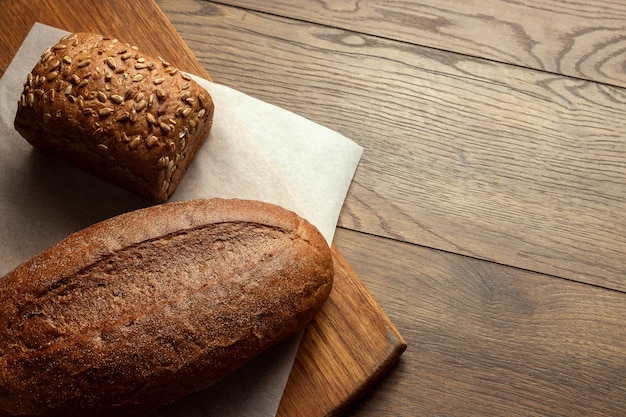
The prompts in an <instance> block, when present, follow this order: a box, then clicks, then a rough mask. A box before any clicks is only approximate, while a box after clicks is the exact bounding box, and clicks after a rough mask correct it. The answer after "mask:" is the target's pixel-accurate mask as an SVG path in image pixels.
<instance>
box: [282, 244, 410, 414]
mask: <svg viewBox="0 0 626 417" xmlns="http://www.w3.org/2000/svg"><path fill="white" fill-rule="evenodd" d="M333 249H335V250H334V251H333V264H334V266H335V275H336V276H339V277H342V279H339V280H335V284H334V286H333V291H332V293H331V296H330V299H329V300H328V301H327V302H326V304H325V305H324V307H323V309H322V311H321V312H320V313H319V316H318V317H317V318H316V319H315V321H314V322H313V323H312V324H311V325H309V327H308V328H307V331H306V333H305V335H304V337H303V340H302V344H301V346H300V350H299V351H298V356H297V357H296V361H295V363H294V366H293V369H292V370H291V374H290V376H289V381H288V383H287V387H286V388H285V392H284V394H283V398H282V400H281V403H280V407H279V409H278V413H277V416H279V417H289V416H293V417H319V416H336V415H340V414H342V413H344V412H345V411H346V410H348V409H349V408H350V407H351V406H352V405H353V404H355V403H356V402H357V400H359V399H360V398H361V396H363V395H364V394H365V393H366V392H368V391H369V389H370V388H371V387H372V386H373V385H374V384H375V383H376V382H378V380H379V379H380V378H381V377H382V376H383V375H384V374H385V373H386V372H387V371H388V370H389V369H390V368H391V367H392V366H393V365H395V363H396V362H397V360H398V358H399V357H400V355H401V354H402V353H403V352H404V351H405V349H406V347H407V345H406V342H405V340H404V339H403V337H402V336H401V335H400V333H398V331H397V329H396V328H395V327H393V326H392V325H390V323H391V322H390V321H389V319H388V318H387V315H386V314H385V313H384V312H383V311H382V310H381V309H380V307H379V306H378V304H377V303H376V301H375V300H374V299H373V298H372V297H371V296H370V295H369V293H368V292H367V291H363V287H362V284H361V283H360V281H358V280H355V279H353V277H356V275H354V272H353V270H352V268H351V267H350V265H348V263H347V262H346V260H345V258H344V257H343V256H342V255H341V254H340V253H339V252H338V251H337V250H336V248H333ZM356 328H359V330H358V331H355V329H356ZM372 341H377V342H376V343H375V345H372ZM381 341H385V342H384V343H381ZM332 346H346V347H349V352H350V354H349V355H346V354H343V355H341V354H340V355H338V354H337V351H336V350H335V351H334V352H333V351H332V349H329V348H331V347H332ZM374 346H386V349H375V348H373V347H374Z"/></svg>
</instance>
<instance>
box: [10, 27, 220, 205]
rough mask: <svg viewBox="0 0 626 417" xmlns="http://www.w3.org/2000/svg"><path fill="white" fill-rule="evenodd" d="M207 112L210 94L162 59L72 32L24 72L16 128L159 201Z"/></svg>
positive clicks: (208, 120)
mask: <svg viewBox="0 0 626 417" xmlns="http://www.w3.org/2000/svg"><path fill="white" fill-rule="evenodd" d="M213 112H214V105H213V101H212V99H211V96H210V95H209V93H208V92H207V91H206V90H205V89H204V88H202V87H201V86H200V85H198V84H197V83H196V82H194V81H193V80H192V79H191V78H190V77H189V76H188V75H187V74H184V73H182V72H181V71H179V70H178V69H176V68H174V67H173V66H171V65H170V64H169V63H168V62H167V61H164V60H163V59H161V58H154V57H150V56H147V55H144V54H142V53H141V52H140V51H139V50H138V49H137V48H136V47H134V46H131V45H129V44H126V43H123V42H121V41H119V40H117V39H114V38H109V37H105V36H102V35H98V34H91V33H73V34H69V35H67V36H65V37H63V38H62V39H61V40H60V41H59V42H58V43H57V44H55V45H53V46H51V47H50V48H48V49H47V50H46V51H45V52H44V53H43V54H42V56H41V58H40V59H39V61H38V62H37V64H36V65H35V67H34V68H33V69H32V71H31V72H30V73H29V74H28V75H27V77H26V80H25V81H24V89H23V92H22V94H21V97H20V100H19V102H18V110H17V114H16V117H15V121H14V125H15V128H16V130H17V131H18V132H19V133H20V134H21V135H22V136H23V137H24V138H25V139H26V140H27V141H28V142H30V143H31V144H32V145H33V146H34V147H35V148H38V149H40V150H42V151H45V152H49V153H52V154H55V155H58V156H60V157H63V158H65V159H67V160H69V161H71V162H72V163H74V164H75V165H77V166H79V167H81V168H82V169H84V170H86V171H88V172H91V173H93V174H95V175H98V176H100V177H102V178H104V179H106V180H108V181H111V182H114V183H116V184H118V185H120V186H122V187H124V188H127V189H129V190H131V191H133V192H135V193H137V194H139V195H141V196H142V197H144V198H146V199H148V200H150V201H154V202H163V201H166V200H167V199H168V198H169V197H170V196H171V195H172V193H173V192H174V191H175V189H176V188H177V186H178V184H179V183H180V180H181V179H182V177H183V175H184V173H185V171H186V170H187V168H188V166H189V164H190V163H191V162H192V160H193V158H194V156H195V154H196V152H197V150H198V149H199V147H200V146H201V144H202V143H203V142H204V140H205V138H206V137H207V136H208V133H209V130H210V129H211V126H212V123H213Z"/></svg>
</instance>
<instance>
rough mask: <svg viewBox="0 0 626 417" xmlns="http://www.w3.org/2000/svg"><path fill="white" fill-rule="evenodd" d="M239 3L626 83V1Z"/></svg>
mask: <svg viewBox="0 0 626 417" xmlns="http://www.w3.org/2000/svg"><path fill="white" fill-rule="evenodd" d="M221 3H226V4H230V5H233V6H239V7H245V8H249V9H251V10H259V11H264V12H267V13H271V14H276V15H279V16H286V17H290V18H294V19H300V20H303V21H309V22H315V23H318V24H322V25H328V26H334V27H339V28H343V29H348V30H353V31H356V32H361V33H368V34H371V35H376V36H380V37H385V38H389V39H395V40H399V41H402V42H408V43H412V44H416V45H423V46H428V47H431V48H437V49H441V50H446V51H452V52H457V53H460V54H464V55H472V56H477V57H483V58H487V59H491V60H495V61H499V62H505V63H509V64H514V65H519V66H523V67H528V68H534V69H537V70H542V71H548V72H553V73H558V74H564V75H568V76H572V77H577V78H584V79H589V80H594V81H599V82H603V83H608V84H614V85H618V86H622V87H624V86H626V72H624V65H625V64H626V55H624V53H623V51H624V48H625V47H626V27H625V26H624V21H626V3H624V2H616V1H611V0H596V1H592V2H567V1H563V0H526V1H521V2H520V1H510V0H493V1H473V2H468V1H456V0H443V1H442V0H426V1H419V2H417V1H415V2H407V1H400V0H391V1H387V0H386V1H375V0H358V1H357V0H351V1H346V0H325V1H315V2H313V1H306V0H296V1H291V0H272V1H264V2H258V1H254V0H227V1H225V2H221Z"/></svg>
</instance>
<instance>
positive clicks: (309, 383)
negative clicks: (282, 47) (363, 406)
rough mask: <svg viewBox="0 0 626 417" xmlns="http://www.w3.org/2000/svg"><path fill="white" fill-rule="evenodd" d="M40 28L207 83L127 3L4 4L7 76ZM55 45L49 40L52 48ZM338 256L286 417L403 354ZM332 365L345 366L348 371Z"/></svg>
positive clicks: (329, 405) (170, 31)
mask: <svg viewBox="0 0 626 417" xmlns="http://www.w3.org/2000/svg"><path fill="white" fill-rule="evenodd" d="M35 22H41V23H45V24H48V25H52V26H56V27H59V28H62V29H65V30H69V31H91V32H100V33H106V34H110V35H112V36H116V37H119V38H120V39H123V40H125V41H128V42H131V43H134V44H136V45H138V46H140V48H141V49H142V50H143V51H145V52H146V53H150V54H153V55H160V56H163V57H164V58H166V59H167V60H168V61H169V62H171V63H172V64H173V65H176V66H177V67H179V68H182V69H185V70H187V71H191V72H194V73H196V74H198V75H201V76H205V77H207V78H208V74H207V73H206V70H205V69H204V67H202V65H201V64H199V63H198V61H197V60H196V58H195V57H194V56H193V53H192V52H191V51H190V50H189V48H188V46H187V45H186V44H185V43H184V42H183V41H182V39H181V38H180V37H179V36H178V34H177V33H176V31H175V30H174V28H173V27H172V26H171V24H170V23H169V21H168V20H167V18H166V17H165V16H164V15H163V14H162V12H161V11H160V10H159V9H158V7H156V5H155V3H153V2H151V1H146V2H141V3H139V2H137V3H127V2H125V1H122V0H119V1H116V0H110V1H109V2H107V3H106V4H105V3H103V4H100V3H98V5H97V7H95V6H94V5H93V4H90V3H83V2H82V1H78V0H64V1H57V2H52V1H41V2H37V3H35V2H30V1H23V2H11V3H8V2H0V27H2V28H3V30H1V31H0V38H1V39H2V42H0V45H1V46H2V48H3V49H2V51H1V52H0V71H1V72H0V73H4V71H5V69H6V67H7V66H8V65H9V63H10V61H11V59H12V58H13V56H14V54H15V52H16V51H17V49H18V48H19V46H20V44H21V43H22V41H23V38H24V37H25V36H26V34H27V33H28V31H29V29H30V28H31V27H32V25H33V24H34V23H35ZM5 28H10V30H4V29H5ZM5 39H6V41H5ZM56 41H57V40H56V39H55V40H51V44H52V43H53V42H56ZM333 252H334V253H333V257H334V258H333V259H334V263H335V288H336V290H335V291H333V293H332V294H331V296H330V300H329V302H328V305H327V306H326V307H325V309H324V310H323V313H322V314H320V315H319V317H316V318H315V319H314V321H313V322H312V324H311V325H310V329H308V330H306V331H305V333H304V338H303V341H302V343H301V346H300V351H299V352H298V355H297V357H296V364H295V366H294V372H293V373H292V374H291V375H290V377H289V381H288V383H287V387H286V391H285V399H284V401H283V402H282V403H281V404H280V407H279V415H281V416H302V415H303V414H302V411H301V410H303V409H305V410H309V414H308V415H310V416H315V417H318V416H319V417H321V416H324V415H330V414H334V413H339V412H341V411H343V410H345V409H346V408H347V407H349V405H350V404H352V403H353V402H354V401H355V400H356V399H358V398H359V397H360V396H361V395H363V394H364V393H365V392H366V391H367V390H368V389H369V388H371V386H372V385H373V384H374V383H375V382H376V381H377V380H378V379H379V378H380V377H381V376H382V374H383V373H384V372H385V371H387V369H389V368H390V367H391V366H392V365H393V364H394V363H395V362H396V361H397V359H398V357H399V356H400V355H401V354H402V352H403V351H404V349H405V348H406V343H405V342H404V340H403V338H402V336H401V335H400V334H399V333H398V332H397V330H396V329H395V327H394V326H393V324H392V323H391V322H390V321H389V319H388V317H387V316H386V315H385V314H384V312H383V311H382V310H381V309H380V307H378V305H377V304H376V302H375V301H374V300H373V299H372V297H371V296H370V295H369V293H368V292H367V290H366V289H365V288H364V287H363V285H362V284H361V282H360V280H359V279H358V277H357V276H356V275H354V273H353V271H352V269H351V268H350V266H349V265H347V263H346V262H345V259H343V257H342V256H341V255H340V254H339V253H338V252H337V251H336V248H333ZM333 323H336V324H337V326H335V325H334V324H333ZM335 365H336V366H341V367H343V372H339V370H338V369H336V368H335ZM312 393H316V395H315V396H313V395H311V394H312ZM322 395H323V398H320V397H321V396H322Z"/></svg>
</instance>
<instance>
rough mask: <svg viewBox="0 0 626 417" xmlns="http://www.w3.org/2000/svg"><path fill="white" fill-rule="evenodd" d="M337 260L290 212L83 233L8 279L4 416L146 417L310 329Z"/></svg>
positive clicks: (204, 204)
mask: <svg viewBox="0 0 626 417" xmlns="http://www.w3.org/2000/svg"><path fill="white" fill-rule="evenodd" d="M332 279H333V265H332V259H331V255H330V249H329V247H328V245H327V244H326V241H325V240H324V238H323V237H322V236H321V235H320V233H319V232H318V230H317V229H316V228H315V227H314V226H312V225H311V224H310V223H308V222H307V221H306V220H304V219H302V218H300V217H299V216H297V215H296V214H294V213H292V212H290V211H287V210H285V209H282V208H280V207H277V206H274V205H270V204H266V203H260V202H253V201H245V200H220V199H213V200H195V201H188V202H180V203H166V204H162V205H157V206H153V207H150V208H146V209H141V210H138V211H134V212H130V213H126V214H123V215H120V216H117V217H114V218H111V219H109V220H105V221H103V222H101V223H97V224H95V225H93V226H90V227H87V228H86V229H83V230H81V231H79V232H76V233H75V234H73V235H70V236H69V237H67V238H66V239H64V240H62V241H60V242H59V243H57V244H55V245H53V246H51V247H49V248H48V249H46V250H44V251H43V252H41V253H40V254H38V255H36V256H35V257H33V258H32V259H30V260H28V261H26V262H25V263H23V264H22V265H20V266H18V267H17V268H16V269H15V270H13V271H12V272H10V273H8V274H7V275H6V276H4V277H3V278H1V279H0V306H2V308H1V309H0V416H2V417H5V416H18V415H19V416H24V415H28V416H39V417H42V416H73V417H76V416H126V415H141V414H143V413H145V412H148V411H151V410H153V409H155V408H158V407H160V406H163V405H165V404H167V403H169V402H171V401H173V400H175V399H177V398H180V397H182V396H185V395H187V394H190V393H192V392H194V391H197V390H199V389H202V388H204V387H207V386H208V385H210V384H212V383H213V382H215V381H217V380H219V379H221V378H222V377H224V376H225V375H226V374H228V373H230V372H232V371H233V370H235V369H237V368H239V367H240V366H242V365H243V364H244V363H245V362H247V361H248V360H249V359H251V358H252V357H254V356H256V355H257V354H259V353H260V352H262V351H263V350H265V349H267V348H268V347H270V346H272V345H275V344H276V343H277V342H278V341H280V340H282V339H284V338H285V337H287V336H288V335H291V334H293V333H295V332H297V331H299V330H300V329H302V328H303V327H304V326H305V325H306V324H307V323H308V322H309V321H310V320H311V319H312V318H313V317H314V315H315V314H316V313H317V312H318V311H319V310H320V308H321V306H322V305H323V303H324V302H325V300H326V299H327V297H328V295H329V293H330V290H331V287H332Z"/></svg>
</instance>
